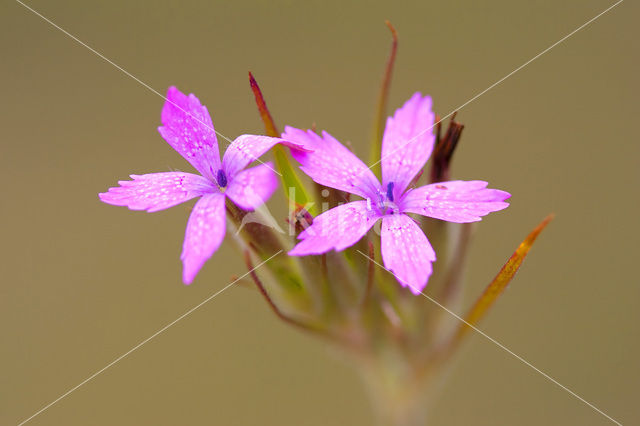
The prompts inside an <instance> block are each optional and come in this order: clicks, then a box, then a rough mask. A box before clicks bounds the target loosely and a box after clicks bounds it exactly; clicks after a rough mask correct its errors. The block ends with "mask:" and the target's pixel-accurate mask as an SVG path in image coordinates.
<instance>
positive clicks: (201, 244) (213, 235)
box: [180, 193, 226, 284]
mask: <svg viewBox="0 0 640 426" xmlns="http://www.w3.org/2000/svg"><path fill="white" fill-rule="evenodd" d="M224 199H225V196H224V195H223V194H219V193H218V194H207V195H204V196H203V197H202V198H201V199H200V200H198V202H197V203H196V205H195V206H194V207H193V211H192V212H191V216H189V222H188V223H187V231H186V233H185V236H184V244H183V246H182V255H181V256H180V259H182V264H183V265H184V268H183V271H182V280H183V281H184V283H185V284H191V282H192V281H193V279H194V278H195V277H196V275H197V274H198V271H200V268H202V265H204V262H206V261H207V260H208V259H209V258H210V257H211V255H213V253H214V252H215V251H216V250H217V249H218V247H220V244H221V243H222V240H223V239H224V234H225V231H226V228H225V217H226V213H225V209H224Z"/></svg>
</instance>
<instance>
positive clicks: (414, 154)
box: [282, 93, 511, 294]
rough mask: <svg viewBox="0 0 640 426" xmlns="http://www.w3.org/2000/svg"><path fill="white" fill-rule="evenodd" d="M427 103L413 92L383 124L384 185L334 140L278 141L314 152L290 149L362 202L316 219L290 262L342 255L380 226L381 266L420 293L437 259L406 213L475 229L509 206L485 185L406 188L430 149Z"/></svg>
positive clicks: (299, 136) (318, 175)
mask: <svg viewBox="0 0 640 426" xmlns="http://www.w3.org/2000/svg"><path fill="white" fill-rule="evenodd" d="M434 118H435V116H434V114H433V112H432V111H431V98H430V97H428V96H425V97H423V96H422V95H421V94H420V93H416V94H415V95H413V96H412V97H411V99H409V100H408V101H407V102H406V103H405V104H404V105H403V106H402V107H401V108H400V109H398V110H397V111H396V113H395V115H394V116H393V117H389V118H388V119H387V124H386V128H385V131H384V136H383V138H382V161H381V163H382V184H380V182H379V181H378V179H377V178H376V176H375V175H374V174H373V172H372V171H371V170H370V169H369V168H367V166H365V165H364V163H363V162H362V161H360V159H358V158H357V157H356V156H355V155H354V154H353V153H351V151H349V150H348V149H347V148H345V147H344V146H343V145H342V144H341V143H340V142H338V141H337V140H336V139H335V138H334V137H333V136H331V135H330V134H329V133H327V132H322V137H320V136H318V135H317V134H316V133H315V132H313V131H311V130H308V131H304V130H300V129H295V128H292V127H286V128H285V133H284V134H283V135H282V137H283V138H284V139H286V140H288V141H292V142H296V143H300V144H301V145H302V146H304V147H305V148H306V149H308V150H310V151H313V152H302V151H294V150H292V155H293V156H294V158H296V160H298V161H299V162H300V164H301V169H302V171H304V172H305V173H306V174H307V175H309V176H310V177H311V178H312V179H313V180H314V181H315V182H317V183H319V184H322V185H325V186H329V187H332V188H335V189H338V190H341V191H346V192H349V193H351V194H355V195H357V196H360V197H362V198H364V200H359V201H352V202H350V203H346V204H343V205H340V206H338V207H335V208H333V209H331V210H329V211H327V212H325V213H323V214H321V215H319V216H317V217H316V218H314V220H313V223H312V224H311V226H310V227H308V228H307V229H306V230H304V231H303V232H302V233H300V235H299V236H298V238H299V239H300V240H302V241H300V242H299V243H298V244H297V245H296V246H295V247H294V248H293V250H291V251H290V252H289V254H290V255H292V256H304V255H310V254H321V253H326V252H328V251H330V250H332V249H333V250H337V251H340V250H344V249H345V248H347V247H350V246H352V245H353V244H355V243H356V242H358V241H359V240H360V239H361V238H362V237H363V236H364V235H365V234H366V233H367V232H368V231H369V229H371V227H372V226H373V225H374V224H375V223H376V222H377V221H378V220H379V219H382V228H381V252H382V259H383V262H384V266H385V267H386V268H387V269H389V270H390V271H392V272H393V273H394V275H395V276H396V278H397V279H398V281H399V282H400V283H401V284H402V285H403V286H408V287H409V289H410V290H411V291H412V292H413V293H414V294H419V293H420V292H421V291H422V290H423V289H424V287H425V286H426V285H427V280H428V279H429V276H430V275H431V272H432V266H431V263H432V262H433V261H435V260H436V255H435V252H434V251H433V248H432V247H431V244H430V243H429V240H427V237H426V236H425V235H424V233H423V232H422V230H421V229H420V228H419V227H418V225H417V224H416V222H415V221H414V219H412V218H411V217H409V216H408V215H407V213H416V214H419V215H423V216H428V217H432V218H436V219H441V220H446V221H449V222H458V223H465V222H474V221H478V220H480V218H481V216H484V215H486V214H488V213H490V212H494V211H498V210H502V209H504V208H506V207H507V206H508V203H506V202H504V201H505V200H506V199H507V198H509V197H510V196H511V195H510V194H509V193H507V192H504V191H499V190H496V189H487V188H486V187H487V182H483V181H450V182H442V183H436V184H431V185H425V186H421V187H419V188H415V189H411V188H410V189H408V186H409V184H410V183H411V181H412V179H413V178H414V177H415V176H416V174H417V173H418V172H419V171H420V169H422V167H423V166H424V164H425V163H426V162H427V159H428V158H429V156H430V155H431V151H432V150H433V146H434V143H435V136H434V133H433V131H432V128H433V125H434Z"/></svg>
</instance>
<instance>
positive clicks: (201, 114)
mask: <svg viewBox="0 0 640 426" xmlns="http://www.w3.org/2000/svg"><path fill="white" fill-rule="evenodd" d="M162 124H163V126H162V127H158V131H159V132H160V134H161V135H162V137H163V138H164V140H165V141H167V143H168V144H169V145H171V146H172V147H173V149H175V150H176V151H178V153H180V155H182V156H183V157H184V158H185V159H186V160H187V161H188V162H189V163H191V165H192V166H193V167H195V168H196V169H197V170H198V171H199V172H200V173H201V174H202V175H203V176H206V177H208V178H209V179H211V180H213V179H214V178H215V176H216V173H217V172H218V170H219V169H220V151H219V150H218V138H217V137H216V132H215V130H214V128H213V123H212V122H211V116H210V115H209V111H208V110H207V107H205V106H204V105H202V104H201V103H200V101H199V100H198V98H196V97H195V96H194V95H193V94H190V95H188V96H187V95H185V94H184V93H182V92H180V91H179V90H178V89H177V88H175V87H173V86H172V87H169V90H168V91H167V101H166V102H165V104H164V107H163V108H162Z"/></svg>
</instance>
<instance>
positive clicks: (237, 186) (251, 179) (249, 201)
mask: <svg viewBox="0 0 640 426" xmlns="http://www.w3.org/2000/svg"><path fill="white" fill-rule="evenodd" d="M277 187H278V178H277V176H276V174H275V173H274V172H273V164H272V163H271V162H268V163H265V164H260V165H259V166H256V167H252V168H250V169H247V170H243V171H241V172H240V173H238V174H237V175H236V176H235V177H234V178H233V180H232V181H231V182H230V183H229V187H228V188H227V191H226V192H225V194H226V195H227V196H228V197H229V198H231V200H232V201H233V202H234V203H235V204H236V205H237V206H238V207H240V208H242V209H244V210H254V209H256V208H257V207H260V206H261V205H262V204H264V203H266V202H267V200H268V199H269V198H270V197H271V195H273V192H274V191H275V190H276V188H277Z"/></svg>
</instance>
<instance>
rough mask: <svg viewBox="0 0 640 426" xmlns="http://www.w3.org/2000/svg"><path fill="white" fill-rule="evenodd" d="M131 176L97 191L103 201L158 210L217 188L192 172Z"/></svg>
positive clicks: (134, 207) (132, 208)
mask: <svg viewBox="0 0 640 426" xmlns="http://www.w3.org/2000/svg"><path fill="white" fill-rule="evenodd" d="M131 178H132V179H133V180H121V181H119V182H118V183H119V184H120V186H117V187H113V188H109V191H108V192H103V193H101V194H98V196H99V197H100V200H102V201H103V202H105V203H107V204H113V205H114V206H127V207H129V208H130V209H131V210H147V211H148V212H156V211H158V210H164V209H168V208H169V207H173V206H175V205H178V204H180V203H184V202H185V201H188V200H190V199H192V198H195V197H198V196H200V195H203V194H206V193H209V192H214V191H217V188H215V187H214V186H213V185H212V184H211V182H209V181H208V180H207V179H206V178H204V177H202V176H199V175H194V174H191V173H182V172H168V173H150V174H146V175H131Z"/></svg>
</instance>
